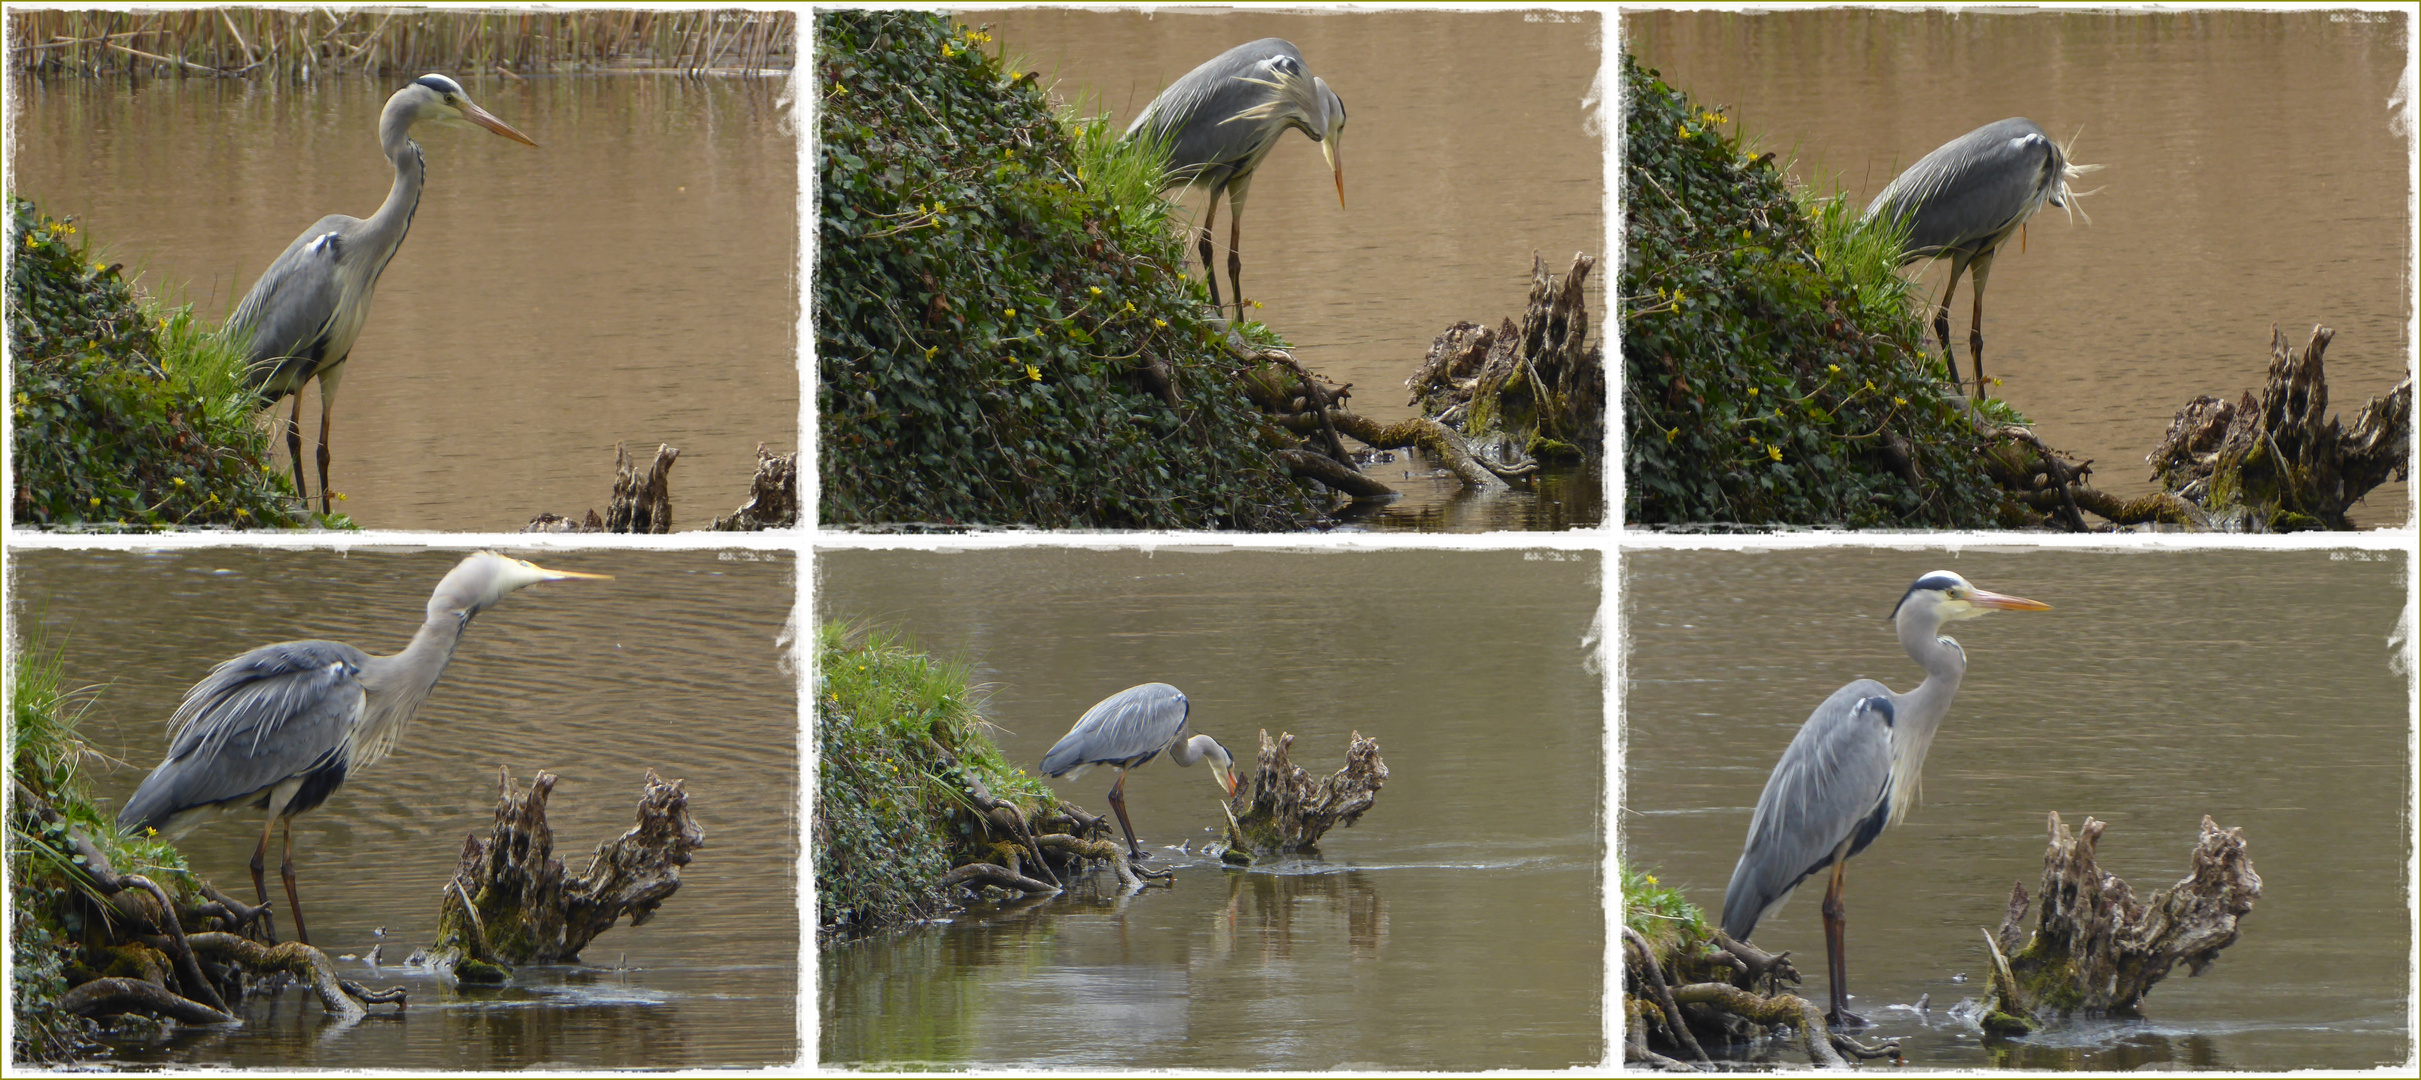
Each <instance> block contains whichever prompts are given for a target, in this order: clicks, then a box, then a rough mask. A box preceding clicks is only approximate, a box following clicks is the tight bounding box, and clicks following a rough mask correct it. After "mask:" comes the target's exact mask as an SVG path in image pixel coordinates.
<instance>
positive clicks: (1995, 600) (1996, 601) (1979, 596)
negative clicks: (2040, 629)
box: [1967, 589, 2051, 611]
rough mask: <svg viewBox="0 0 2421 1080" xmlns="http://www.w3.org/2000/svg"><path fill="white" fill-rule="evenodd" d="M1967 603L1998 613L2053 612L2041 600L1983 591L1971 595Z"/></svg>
mask: <svg viewBox="0 0 2421 1080" xmlns="http://www.w3.org/2000/svg"><path fill="white" fill-rule="evenodd" d="M1967 602H1968V603H1970V604H1974V605H1975V606H1977V607H1988V608H1992V609H1994V610H1996V611H2049V610H2051V605H2049V604H2046V603H2043V602H2042V601H2040V600H2028V599H2026V598H2025V597H2023V596H2003V595H2001V594H2000V593H1996V592H1985V591H1984V590H1982V589H1977V590H1976V591H1975V592H1974V593H1973V594H1971V595H1969V596H1968V597H1967Z"/></svg>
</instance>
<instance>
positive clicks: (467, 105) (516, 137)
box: [461, 97, 594, 577]
mask: <svg viewBox="0 0 2421 1080" xmlns="http://www.w3.org/2000/svg"><path fill="white" fill-rule="evenodd" d="M461 100H462V118H463V119H465V120H468V121H470V122H472V123H474V124H477V125H479V126H480V127H483V128H486V129H488V130H489V131H493V132H495V133H496V134H498V135H502V136H504V137H505V138H508V139H511V140H513V141H514V142H517V143H521V144H523V145H525V146H536V145H538V143H537V142H536V141H535V140H532V139H531V138H530V137H529V136H527V135H524V134H522V133H521V132H519V131H516V130H514V128H513V125H511V124H508V123H505V122H504V121H502V120H499V119H497V118H496V114H495V113H492V112H489V111H487V110H486V109H482V108H480V107H479V106H478V104H476V103H474V102H473V101H472V100H471V99H469V98H467V97H466V98H462V99H461ZM573 576H574V577H582V576H594V575H579V574H575V575H573Z"/></svg>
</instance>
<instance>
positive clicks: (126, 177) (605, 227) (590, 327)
mask: <svg viewBox="0 0 2421 1080" xmlns="http://www.w3.org/2000/svg"><path fill="white" fill-rule="evenodd" d="M12 78H13V79H14V80H15V81H14V93H15V114H14V115H13V116H12V117H10V120H11V122H12V124H13V130H14V133H15V140H16V141H15V144H14V155H13V158H12V160H11V168H12V170H13V171H12V173H11V176H10V185H11V189H12V190H13V191H15V192H17V193H18V194H21V195H24V196H26V197H28V198H31V199H33V200H34V201H35V202H36V203H37V204H38V205H40V206H41V208H42V209H43V210H45V211H47V212H49V213H51V214H53V215H56V216H61V217H65V216H68V215H73V216H74V217H75V218H76V219H77V221H78V223H79V227H80V228H81V230H82V233H83V236H84V237H86V238H89V239H91V240H92V241H94V243H95V244H96V247H95V254H96V257H98V258H101V259H106V260H110V261H119V262H124V263H125V264H126V266H127V268H128V272H129V274H132V273H134V272H137V271H139V272H141V273H142V278H141V279H140V282H139V284H140V285H141V286H142V287H143V288H145V289H148V290H149V291H151V292H152V293H154V294H156V295H160V296H163V297H167V298H171V299H179V300H189V301H191V302H192V303H193V304H194V305H195V308H196V310H197V311H198V312H199V313H201V314H202V315H203V316H204V317H205V318H207V319H208V320H209V321H210V322H211V323H213V324H216V323H217V322H220V321H223V320H224V319H225V317H226V315H227V313H228V312H229V311H232V310H233V309H234V307H235V304H236V302H237V301H239V300H241V299H242V298H243V295H244V292H245V291H246V290H248V289H250V288H251V286H252V283H253V281H254V280H255V279H257V278H258V277H259V276H260V274H261V272H262V271H263V270H264V269H266V268H267V267H268V265H269V263H270V261H271V260H273V259H275V258H276V257H277V255H278V253H279V252H281V251H283V250H285V247H286V245H287V244H288V243H289V242H291V241H292V240H293V239H294V238H295V236H296V235H297V234H299V233H301V232H302V231H303V230H304V229H305V228H307V227H309V226H310V225H311V224H312V223H313V222H316V221H318V220H319V218H320V217H321V216H323V215H326V214H331V213H342V214H350V215H353V216H356V217H366V216H368V215H369V214H370V213H371V212H372V211H374V210H376V209H377V208H378V205H379V202H380V200H382V199H384V198H385V197H386V194H387V188H388V186H389V184H391V183H392V182H393V180H394V176H395V172H394V167H393V166H392V165H390V164H389V163H388V162H387V160H386V158H385V156H384V155H382V154H381V153H380V152H379V149H378V138H377V131H376V128H377V121H378V115H379V109H380V108H381V107H382V106H383V105H384V103H385V101H386V99H387V96H388V95H389V94H391V93H392V92H394V90H395V88H396V86H397V85H400V82H399V81H398V80H390V79H360V78H349V79H331V80H326V81H322V82H319V83H315V84H312V85H309V86H294V85H288V84H282V83H277V82H272V81H264V80H214V79H190V80H179V79H167V80H149V79H146V80H138V81H132V82H129V81H125V80H102V79H72V78H62V79H56V80H47V79H37V78H34V77H32V76H28V75H13V76H12ZM461 81H462V82H463V84H464V87H465V89H467V90H468V91H469V92H470V95H471V97H472V99H473V100H475V101H477V102H479V103H480V104H481V105H482V106H483V107H485V108H487V109H488V111H490V112H493V113H495V114H496V115H497V116H499V117H502V118H503V119H504V120H505V122H506V123H509V124H511V125H513V126H514V127H516V128H518V129H520V130H521V131H523V132H524V133H526V134H528V135H529V136H530V138H532V139H534V140H536V141H537V143H538V147H537V148H531V147H528V146H523V145H521V144H519V143H516V142H512V141H510V140H507V139H501V138H496V137H494V136H491V135H489V134H487V133H486V132H484V131H480V130H478V129H469V130H455V129H450V128H446V127H433V126H429V125H424V126H422V127H421V128H420V129H418V131H417V132H416V135H415V137H416V139H417V140H418V141H419V142H420V144H421V147H422V149H423V151H424V152H425V153H426V155H427V158H428V185H427V187H426V188H425V189H424V190H423V192H422V196H421V202H420V209H419V212H418V213H417V214H416V215H415V216H414V217H413V221H412V232H411V236H410V237H409V238H407V239H406V240H405V242H404V246H403V248H402V249H401V250H400V251H398V252H397V253H396V256H395V260H394V262H392V263H390V264H389V265H388V267H387V271H386V274H385V275H384V276H383V277H382V278H380V279H379V285H378V294H377V296H376V298H375V302H374V303H373V305H372V307H371V313H370V318H369V322H368V324H367V325H366V326H365V327H364V329H363V331H362V335H361V338H360V340H359V341H357V342H356V343H355V345H354V349H353V354H352V359H351V360H350V361H349V362H347V364H346V365H345V367H346V370H347V372H348V374H347V375H346V376H345V378H344V382H343V390H342V392H341V393H340V394H339V395H338V397H337V401H336V408H335V411H334V414H333V415H334V430H333V431H332V433H331V435H330V442H331V447H330V453H331V455H332V461H331V462H330V464H329V478H330V480H331V481H332V483H333V486H334V487H335V489H336V490H337V491H338V492H341V493H343V494H345V495H346V496H348V498H347V499H346V501H344V502H342V503H340V504H338V506H337V509H339V510H340V511H343V512H345V513H349V514H351V515H353V518H354V520H356V521H358V522H360V523H361V524H362V525H363V526H364V527H367V528H379V529H411V530H452V531H488V532H503V531H510V530H513V529H518V528H520V527H521V526H522V525H524V524H526V523H527V522H528V521H529V520H530V518H531V517H533V516H535V515H537V514H538V513H540V512H553V513H558V514H565V515H568V516H571V517H575V518H576V517H579V516H580V515H581V514H582V513H583V512H585V511H586V510H588V509H590V508H592V507H594V508H597V509H598V510H599V511H600V512H602V511H603V508H604V505H605V503H606V501H607V498H608V496H609V495H610V494H611V493H612V490H613V479H614V474H613V468H614V444H615V443H617V442H623V443H628V444H629V445H630V446H631V448H632V450H633V452H634V453H636V454H637V455H638V456H639V458H640V459H641V460H643V461H644V460H646V458H647V456H648V455H649V454H650V453H651V452H652V451H653V450H654V449H655V446H656V444H658V443H660V442H661V443H670V444H672V445H674V446H676V447H679V448H680V449H681V451H682V454H681V463H680V465H679V467H678V468H677V470H676V471H675V472H674V473H673V476H672V485H673V486H672V491H673V504H674V513H675V515H676V517H675V519H674V525H675V527H677V528H694V527H697V526H700V525H703V524H705V522H706V521H707V520H708V519H709V518H711V517H712V516H714V515H717V514H726V513H730V512H731V510H732V509H733V508H734V507H737V506H738V505H740V503H742V502H744V501H745V500H746V499H747V497H748V484H749V480H750V477H751V476H752V475H753V474H754V472H755V470H756V446H757V444H758V443H760V442H764V443H768V444H771V446H772V447H773V448H774V449H776V450H780V451H788V450H790V449H793V448H795V447H796V446H797V444H798V429H799V428H798V415H799V385H800V383H799V373H798V371H799V369H798V361H797V348H796V345H795V342H796V333H795V330H796V326H797V323H798V311H799V307H798V285H799V277H798V270H797V267H798V258H799V245H798V235H799V229H798V209H797V205H798V151H797V143H796V142H795V141H794V140H793V138H792V135H791V126H792V121H791V120H790V118H789V116H788V114H787V111H786V107H785V106H784V105H783V104H782V103H781V101H780V100H779V94H780V93H781V86H782V84H781V82H780V81H779V80H775V79H768V78H747V79H724V78H717V79H706V80H693V79H687V78H681V77H676V76H665V75H653V74H649V75H622V76H579V77H560V78H531V79H526V80H523V79H514V80H504V79H498V78H493V77H490V78H474V77H472V76H470V75H468V74H464V75H462V79H461ZM306 397H307V404H306V405H305V407H304V410H303V425H304V439H305V447H304V453H305V455H306V457H308V456H309V455H310V454H311V453H312V450H311V446H312V443H313V441H314V440H315V439H316V438H317V433H318V425H319V393H318V391H317V390H316V389H313V390H310V391H308V392H307V394H306ZM288 408H290V406H288ZM285 415H286V411H285V408H281V409H280V411H279V413H278V416H279V417H280V418H281V421H282V418H283V417H284V416H285ZM283 442H284V440H283V438H282V436H281V437H280V438H279V440H278V443H279V446H278V449H277V454H276V458H277V461H278V462H279V463H280V465H281V466H283V465H284V464H285V460H286V455H285V450H284V446H283ZM306 471H307V473H308V474H309V478H310V485H311V489H312V491H313V492H314V493H315V494H314V498H315V499H316V492H317V491H318V486H319V478H318V473H317V470H316V467H312V468H308V469H307V470H306Z"/></svg>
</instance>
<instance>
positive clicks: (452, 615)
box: [118, 551, 611, 945]
mask: <svg viewBox="0 0 2421 1080" xmlns="http://www.w3.org/2000/svg"><path fill="white" fill-rule="evenodd" d="M610 577H611V575H608V574H580V573H573V572H572V571H569V570H549V569H546V568H545V567H542V566H533V565H531V564H529V563H526V562H523V561H521V560H520V559H513V558H507V557H505V556H502V555H497V554H494V553H491V552H484V551H483V552H480V553H478V554H475V555H472V556H471V557H469V558H467V559H464V560H462V562H461V563H459V564H457V565H456V566H455V567H454V569H453V570H452V571H451V572H449V573H447V574H446V576H445V578H444V579H443V580H441V581H439V582H438V583H437V591H436V592H435V593H433V594H431V595H430V596H429V608H428V611H429V614H428V619H427V620H426V621H424V622H422V623H421V624H420V632H418V633H416V634H414V635H412V643H411V644H410V645H408V646H405V648H404V650H403V651H402V652H399V653H396V654H395V655H393V656H371V655H370V654H368V653H365V652H363V651H361V650H360V649H356V648H354V647H353V646H351V645H344V644H340V643H337V642H334V641H285V642H279V643H278V644H275V645H263V646H261V647H260V648H257V649H254V650H252V651H250V652H247V653H245V654H243V655H242V656H238V657H236V658H235V659H233V660H228V661H226V662H224V663H221V664H219V665H218V666H217V667H214V668H212V669H210V674H209V675H207V676H205V677H203V679H202V681H200V682H198V683H195V684H193V687H192V689H189V690H187V691H185V700H184V701H182V702H180V703H179V704H178V705H177V711H176V714H175V715H174V716H172V717H170V719H169V723H170V725H171V726H172V728H173V729H174V733H173V734H172V735H171V736H170V740H169V747H168V760H166V761H163V762H161V763H160V767H159V768H157V769H153V770H152V771H151V775H150V776H148V777H145V778H144V779H143V783H142V786H140V787H137V788H136V789H135V793H134V795H133V796H131V797H129V798H128V799H127V800H126V806H125V808H124V809H122V810H120V811H118V827H119V828H121V829H145V828H149V829H157V830H159V831H160V832H162V833H166V834H167V835H168V836H170V837H171V838H174V837H177V836H182V835H184V834H185V833H187V832H190V831H192V830H193V829H194V828H195V827H196V826H198V825H201V824H203V823H204V822H206V821H208V820H210V819H212V818H215V817H217V816H219V815H221V814H226V813H233V812H237V811H241V810H246V809H252V810H266V811H267V812H268V820H267V823H266V824H264V825H263V826H262V827H261V842H260V846H258V847H256V848H254V849H253V851H252V888H253V892H254V894H255V895H256V897H257V898H258V899H259V900H260V902H261V903H264V904H266V903H268V902H269V887H268V884H267V882H266V881H265V880H264V878H263V876H262V870H263V862H264V860H265V859H266V857H267V855H268V851H269V834H270V833H271V832H273V831H275V830H276V828H277V825H278V823H279V822H281V821H282V822H284V823H285V824H286V844H285V859H284V862H283V863H282V864H281V865H280V866H279V867H278V875H279V877H281V878H283V879H284V880H285V883H286V902H287V903H288V904H290V905H292V908H293V911H294V936H295V938H296V940H299V941H301V942H303V943H304V944H306V945H307V944H310V941H311V936H310V934H309V933H308V932H307V931H306V930H305V929H304V928H303V905H302V901H301V899H300V898H299V897H297V896H296V895H295V890H294V815H296V814H299V813H302V812H303V811H305V810H309V809H311V808H313V807H316V806H318V805H319V804H320V803H322V802H324V801H326V800H327V798H328V795H329V794H330V793H331V792H334V791H335V790H336V788H337V785H339V784H342V783H344V782H345V778H346V777H347V776H350V775H351V774H353V773H355V772H357V771H359V770H361V769H363V768H366V767H368V766H369V765H370V764H371V763H373V762H376V761H377V760H378V759H380V758H383V757H385V756H387V751H389V750H392V749H394V748H395V743H396V740H398V739H400V738H402V736H403V731H404V727H405V725H407V724H409V723H410V722H411V720H412V714H413V713H415V712H418V711H419V710H420V703H421V701H423V700H424V699H426V698H427V697H428V696H429V691H430V689H431V688H433V687H435V686H436V685H437V677H438V676H440V675H443V674H445V670H446V661H448V660H450V659H452V658H453V656H454V646H455V645H456V644H457V643H459V642H460V641H461V640H462V632H463V631H464V630H465V629H468V628H469V627H470V625H471V618H472V617H473V616H475V615H478V614H479V613H480V612H482V611H485V610H487V609H488V608H489V607H490V606H492V605H494V604H495V603H496V602H497V601H498V600H502V599H504V597H505V595H506V594H507V593H510V592H512V591H514V590H515V589H519V588H522V587H524V586H528V585H535V584H538V583H539V582H542V581H573V580H606V579H608V578H610Z"/></svg>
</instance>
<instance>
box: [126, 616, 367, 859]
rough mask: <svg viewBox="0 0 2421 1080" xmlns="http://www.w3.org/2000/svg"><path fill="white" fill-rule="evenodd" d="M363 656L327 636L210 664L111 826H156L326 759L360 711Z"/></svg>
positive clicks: (247, 793)
mask: <svg viewBox="0 0 2421 1080" xmlns="http://www.w3.org/2000/svg"><path fill="white" fill-rule="evenodd" d="M368 659H369V657H368V656H366V655H364V654H363V653H362V651H361V650H359V649H356V648H354V647H352V646H350V645H344V644H340V643H338V642H334V641H288V642H281V643H279V644H276V645H263V646H261V647H260V648H257V649H254V650H252V651H251V652H248V653H245V654H243V655H242V656H238V657H236V658H235V659H233V660H229V661H227V662H225V663H222V664H220V665H219V666H217V667H215V668H212V669H211V671H210V674H209V675H207V676H205V677H203V679H202V681H200V682H198V683H195V684H194V685H193V688H192V689H190V690H187V691H185V700H184V701H183V702H182V703H180V704H179V705H178V706H177V711H176V715H175V716H174V717H173V718H172V720H171V722H172V723H174V724H176V725H177V728H176V734H175V736H174V738H172V739H171V741H170V743H169V748H168V759H167V760H165V761H162V762H161V763H160V767H159V768H157V769H153V770H152V772H151V775H150V776H148V777H145V778H144V780H143V783H142V785H141V786H140V787H137V788H136V789H135V793H134V795H133V796H131V797H129V798H128V799H127V800H126V806H125V808H123V809H121V810H120V811H118V825H119V827H121V828H141V827H144V826H149V827H152V828H164V827H165V825H166V823H167V822H168V820H169V819H170V818H172V817H175V816H176V815H178V814H180V813H182V812H185V811H188V810H195V809H199V808H202V807H206V806H218V805H222V804H226V803H230V802H234V801H236V800H239V799H244V798H247V797H250V796H253V795H256V794H259V793H260V792H261V791H262V790H264V789H266V788H269V787H271V786H273V785H275V784H276V783H278V782H279V781H281V780H286V779H289V778H292V777H296V776H300V775H303V774H304V773H307V772H310V771H311V770H313V769H314V768H318V767H321V766H324V765H326V764H327V763H329V762H330V761H331V760H333V758H334V757H335V755H337V754H338V753H339V752H340V751H341V749H342V747H343V745H344V742H345V738H346V736H347V734H348V733H349V732H350V731H351V729H352V727H353V725H354V724H355V723H356V722H358V721H359V719H360V718H361V715H362V709H363V705H364V692H363V690H362V686H361V681H360V677H359V676H360V673H361V665H362V663H363V662H364V661H366V660H368Z"/></svg>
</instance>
